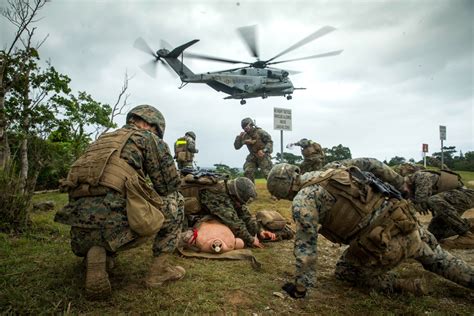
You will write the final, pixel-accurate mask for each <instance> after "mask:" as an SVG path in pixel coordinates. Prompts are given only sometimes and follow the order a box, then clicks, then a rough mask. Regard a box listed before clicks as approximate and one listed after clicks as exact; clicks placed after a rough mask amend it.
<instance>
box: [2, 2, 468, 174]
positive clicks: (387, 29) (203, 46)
mask: <svg viewBox="0 0 474 316" xmlns="http://www.w3.org/2000/svg"><path fill="white" fill-rule="evenodd" d="M2 3H3V4H4V2H2ZM40 16H41V17H43V19H42V20H41V21H40V22H39V23H37V27H38V29H37V39H38V40H39V39H40V38H42V37H44V36H45V35H46V34H49V37H48V39H47V41H46V42H45V43H44V44H43V46H42V47H41V49H40V55H41V57H42V58H43V59H50V60H51V62H52V64H53V66H54V67H56V69H57V70H58V71H59V72H61V73H64V74H67V75H68V76H69V77H70V78H71V80H72V82H71V85H72V87H73V89H74V91H76V92H77V91H87V92H88V93H90V94H91V95H92V96H93V97H94V98H95V99H96V100H98V101H100V102H102V103H109V104H113V103H114V102H115V100H116V98H117V96H118V93H119V91H120V89H121V87H122V84H123V77H124V73H125V71H127V72H128V74H129V75H131V76H133V79H132V80H131V81H130V82H129V90H128V92H129V93H130V94H131V96H130V98H129V102H130V108H131V107H133V106H135V105H138V104H143V103H147V104H151V105H154V106H156V107H157V108H158V109H159V110H160V111H161V112H162V113H163V115H164V116H165V118H166V125H167V127H166V132H165V137H164V138H165V141H167V142H168V144H169V145H170V148H172V145H173V142H174V141H175V139H176V138H178V137H180V136H182V135H184V133H185V132H186V131H188V130H192V131H194V132H195V133H196V134H197V147H198V148H199V154H197V155H196V162H197V164H198V165H199V166H201V167H211V166H212V165H213V164H214V163H224V164H227V165H229V166H231V167H242V165H243V163H244V160H245V156H246V155H247V153H248V152H247V149H246V148H245V147H244V148H242V149H241V150H239V151H236V150H235V149H234V147H233V142H234V139H235V136H236V135H237V134H238V133H240V132H241V128H240V121H241V119H242V118H244V117H251V118H253V119H255V120H256V122H257V125H258V126H260V127H262V128H263V129H265V130H266V131H267V132H269V133H270V134H271V136H272V138H273V141H274V155H275V153H276V152H279V151H280V131H278V130H273V109H274V107H280V108H288V109H291V110H292V117H293V121H292V123H293V130H292V131H289V132H284V140H283V142H284V144H285V145H286V144H287V143H289V142H295V141H297V140H299V139H301V138H303V137H305V138H309V139H312V140H315V141H317V142H319V143H320V144H321V145H322V146H323V147H332V146H335V145H338V144H342V145H344V146H346V147H349V148H350V150H351V152H352V156H353V157H375V158H378V159H381V160H383V159H387V160H388V159H390V158H392V157H394V156H396V155H397V156H402V157H405V158H407V159H409V158H414V159H416V160H419V159H421V157H422V156H421V148H422V144H423V143H427V144H428V145H429V154H431V153H433V152H436V151H440V140H439V125H445V126H447V140H446V141H445V143H444V144H445V145H446V146H456V148H457V149H458V150H462V152H466V151H473V150H474V129H473V124H474V123H473V122H474V110H473V108H474V98H473V90H474V85H473V80H474V79H473V77H474V36H473V21H474V1H469V0H466V1H459V0H453V1H436V0H429V1H428V0H426V1H423V0H417V1H407V0H403V1H375V0H374V1H348V0H344V1H343V0H340V1H316V0H308V1H295V0H293V1H275V0H272V1H245V0H240V1H223V0H220V1H213V0H208V1H200V0H196V1H178V0H173V1H151V0H149V1H131V0H130V1H125V0H121V1H119V0H110V1H108V0H107V1H106V0H95V1H91V0H81V1H79V0H75V1H73V0H61V1H60V0H53V1H51V2H50V3H48V4H47V5H46V6H45V7H44V8H43V9H42V11H40ZM255 24H256V25H258V43H259V48H260V55H261V59H269V58H271V57H273V56H275V55H276V54H278V53H280V52H281V51H283V50H284V49H286V48H288V47H289V46H291V45H292V44H294V43H296V42H297V41H299V40H300V39H302V38H304V37H306V36H307V35H309V34H311V33H312V32H314V31H316V30H317V29H319V28H321V27H323V26H326V25H330V26H333V27H335V28H336V29H337V30H336V31H334V32H332V33H330V34H328V35H326V36H324V37H321V38H319V39H317V40H315V41H313V42H311V43H309V44H307V45H305V46H303V47H300V48H299V49H297V50H294V51H292V52H290V53H288V54H287V55H285V56H283V57H282V58H280V60H283V59H291V58H298V57H304V56H308V55H314V54H319V53H324V52H328V51H333V50H338V49H343V50H344V52H343V53H342V54H341V55H339V56H335V57H327V58H319V59H313V60H304V61H297V62H291V63H284V64H279V65H278V66H281V67H280V68H284V69H285V68H287V69H291V70H297V71H301V73H300V74H296V75H291V76H290V78H291V80H292V82H293V84H294V86H295V87H305V88H306V90H297V91H295V93H294V94H293V100H290V101H288V100H286V99H285V98H283V97H269V98H267V99H260V98H255V99H248V100H247V104H246V105H244V106H242V105H240V103H239V100H223V98H224V97H225V96H226V94H224V93H222V92H217V91H214V90H212V89H211V88H210V87H208V86H207V85H205V84H188V85H187V86H186V87H184V88H183V89H181V90H179V89H178V87H179V85H180V80H179V78H177V77H174V76H172V75H170V73H168V72H167V71H166V69H164V68H163V67H160V68H159V69H158V76H157V77H156V78H155V79H153V78H151V77H150V76H148V75H147V74H146V73H144V72H143V71H142V70H141V69H140V68H139V66H140V65H142V64H144V63H146V62H147V61H148V60H149V59H150V56H148V55H146V54H144V53H142V52H141V51H138V50H136V49H134V48H133V42H134V41H135V39H136V38H137V37H143V38H144V39H145V40H146V41H147V42H148V43H149V44H150V46H152V48H153V49H159V48H160V47H159V45H160V39H164V40H166V41H167V42H168V43H170V44H171V45H173V46H178V45H181V44H183V43H185V42H187V41H190V40H192V39H200V41H199V42H198V43H197V44H195V45H194V46H192V47H191V48H189V49H188V50H189V51H190V52H194V53H200V54H207V55H213V56H218V57H223V58H229V59H238V60H248V61H249V62H252V61H254V59H253V58H252V57H251V56H250V55H249V52H248V50H247V49H246V46H245V45H244V43H243V42H242V40H241V38H240V36H239V35H238V33H237V32H236V29H237V28H238V27H241V26H248V25H255ZM0 29H1V31H0V32H1V33H0V34H1V45H2V48H4V47H5V46H6V44H7V43H10V42H11V38H12V35H13V28H12V27H11V25H10V24H9V23H8V22H7V21H6V20H5V19H4V18H3V17H2V18H1V19H0ZM185 64H186V65H187V66H188V67H189V68H190V69H191V70H192V71H194V72H195V73H200V72H207V71H217V70H221V69H227V68H232V67H234V65H230V66H229V64H223V63H215V62H208V61H203V60H191V59H188V60H186V59H185ZM124 121H125V118H124V117H120V118H118V120H117V123H118V124H119V126H121V125H123V124H124ZM285 150H286V149H285ZM290 152H292V153H294V154H300V153H299V150H298V148H295V149H293V150H291V151H290Z"/></svg>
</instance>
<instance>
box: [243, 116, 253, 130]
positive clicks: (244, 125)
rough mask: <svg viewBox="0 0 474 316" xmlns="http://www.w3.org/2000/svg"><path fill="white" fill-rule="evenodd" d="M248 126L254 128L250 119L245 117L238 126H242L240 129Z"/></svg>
mask: <svg viewBox="0 0 474 316" xmlns="http://www.w3.org/2000/svg"><path fill="white" fill-rule="evenodd" d="M249 124H250V125H251V126H255V124H254V122H253V120H252V119H251V118H250V117H246V118H244V119H243V120H242V122H240V126H242V128H245V127H246V126H247V125H249Z"/></svg>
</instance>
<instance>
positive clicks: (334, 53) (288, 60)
mask: <svg viewBox="0 0 474 316" xmlns="http://www.w3.org/2000/svg"><path fill="white" fill-rule="evenodd" d="M343 51H344V50H342V49H341V50H335V51H333V52H328V53H324V54H317V55H312V56H307V57H301V58H294V59H287V60H280V61H274V62H271V63H267V65H275V64H281V63H287V62H290V61H297V60H305V59H313V58H321V57H329V56H336V55H339V54H340V53H342V52H343Z"/></svg>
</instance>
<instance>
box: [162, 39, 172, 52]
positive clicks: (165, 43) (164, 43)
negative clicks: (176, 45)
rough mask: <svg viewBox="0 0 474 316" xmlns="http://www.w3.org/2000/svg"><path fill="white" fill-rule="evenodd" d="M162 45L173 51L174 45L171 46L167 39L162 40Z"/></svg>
mask: <svg viewBox="0 0 474 316" xmlns="http://www.w3.org/2000/svg"><path fill="white" fill-rule="evenodd" d="M160 45H161V48H165V49H167V50H169V51H171V50H172V49H173V46H171V45H170V44H169V43H168V42H167V41H165V40H163V39H162V40H160Z"/></svg>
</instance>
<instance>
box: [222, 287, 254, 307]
mask: <svg viewBox="0 0 474 316" xmlns="http://www.w3.org/2000/svg"><path fill="white" fill-rule="evenodd" d="M225 298H226V302H228V303H229V304H230V305H232V306H239V305H247V304H250V303H251V300H250V299H249V295H248V294H246V293H245V292H244V291H242V290H231V291H228V292H227V293H226V294H225Z"/></svg>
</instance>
